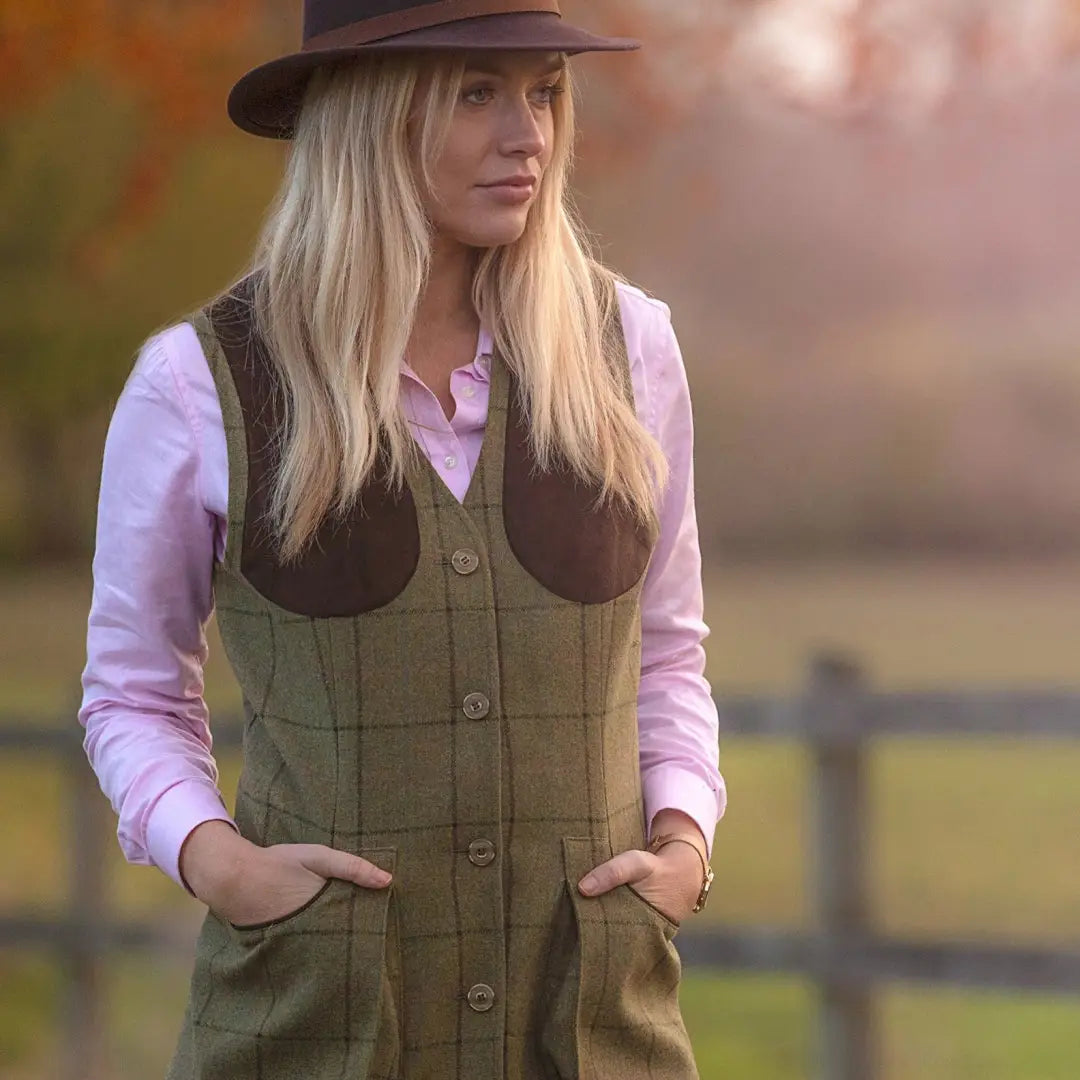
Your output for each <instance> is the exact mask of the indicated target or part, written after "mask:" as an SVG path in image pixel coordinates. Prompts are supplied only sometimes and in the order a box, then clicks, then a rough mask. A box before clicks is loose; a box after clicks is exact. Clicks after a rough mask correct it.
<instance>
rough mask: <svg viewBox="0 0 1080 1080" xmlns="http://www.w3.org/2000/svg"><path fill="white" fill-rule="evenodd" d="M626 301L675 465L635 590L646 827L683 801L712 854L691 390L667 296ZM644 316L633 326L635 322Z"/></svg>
mask: <svg viewBox="0 0 1080 1080" xmlns="http://www.w3.org/2000/svg"><path fill="white" fill-rule="evenodd" d="M645 305H648V306H647V307H646V306H645ZM627 308H628V309H629V310H628V317H627V319H626V322H627V337H628V344H630V345H631V347H632V348H633V347H634V346H635V345H636V346H637V347H638V348H640V362H641V371H640V374H639V377H638V380H637V382H638V384H639V385H640V398H641V401H640V405H641V406H644V410H643V415H642V419H643V421H644V422H645V423H646V426H647V427H648V428H649V429H650V430H651V431H652V433H653V434H654V435H655V436H656V438H657V439H658V440H659V442H660V445H661V446H662V447H663V450H664V453H665V456H666V457H667V459H668V464H669V466H670V470H671V472H670V479H669V482H668V486H667V488H666V489H665V491H664V493H663V496H662V498H661V503H660V538H659V541H658V543H657V546H656V550H655V551H654V553H653V558H652V562H651V563H650V564H649V569H648V572H647V574H646V577H645V584H644V587H643V591H642V598H641V649H642V654H641V685H640V688H639V691H638V738H639V743H640V754H641V779H642V788H643V793H644V800H645V818H646V823H647V826H648V827H649V828H650V829H651V826H652V821H653V818H654V817H655V816H656V814H657V812H658V811H660V810H663V809H668V808H671V809H676V810H682V811H683V812H684V813H686V814H688V815H689V816H690V817H691V818H693V819H694V821H696V822H697V824H698V825H699V826H700V828H701V831H702V833H703V834H704V835H705V840H706V843H707V845H708V849H709V854H710V856H711V854H712V844H713V832H714V830H715V828H716V823H717V821H718V820H719V819H720V818H721V817H722V816H723V813H724V809H725V807H726V803H727V794H726V789H725V785H724V780H723V777H722V776H721V774H720V770H719V725H718V720H717V711H716V705H715V703H714V702H713V698H712V689H711V687H710V685H709V683H708V681H707V679H706V678H705V650H704V647H703V644H702V643H703V642H704V640H705V638H706V637H707V636H708V633H709V628H708V626H707V625H706V624H705V621H704V616H703V611H704V608H703V595H702V583H701V551H700V548H699V545H698V528H697V513H696V510H695V506H694V462H693V450H694V427H693V416H692V412H691V405H690V389H689V386H688V383H687V377H686V369H685V367H684V365H683V359H682V353H681V351H680V348H679V343H678V340H677V339H676V336H675V331H674V329H673V328H672V325H671V312H670V310H669V308H668V307H667V305H666V304H663V303H662V302H660V301H657V300H650V299H643V300H642V301H638V303H636V304H632V305H630V304H628V305H627ZM658 309H659V310H658ZM646 318H647V323H646V324H645V325H643V326H642V327H641V328H640V332H639V333H638V330H637V324H638V323H639V322H642V321H643V320H644V319H646ZM639 412H642V409H641V408H640V406H639Z"/></svg>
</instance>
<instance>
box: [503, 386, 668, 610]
mask: <svg viewBox="0 0 1080 1080" xmlns="http://www.w3.org/2000/svg"><path fill="white" fill-rule="evenodd" d="M507 411H508V414H507V418H506V457H505V460H504V463H503V521H504V524H505V527H506V538H507V540H508V541H509V543H510V547H511V549H512V550H513V552H514V555H515V556H516V558H517V560H518V562H520V563H521V565H522V566H523V567H524V568H525V569H526V570H527V571H528V572H529V573H530V574H531V575H532V576H533V577H534V578H536V580H537V581H539V582H540V584H541V585H543V586H544V587H545V588H546V589H549V590H550V591H551V592H553V593H554V594H555V595H556V596H560V597H562V598H563V599H564V600H573V601H576V602H578V603H582V604H604V603H607V602H608V601H610V600H614V599H615V598H616V597H618V596H621V595H622V594H623V593H624V592H626V591H627V590H628V589H630V588H632V587H633V586H634V585H635V584H636V583H637V581H638V579H639V578H640V577H641V575H642V574H644V573H645V570H646V568H647V567H648V564H649V558H650V556H651V554H652V548H653V538H652V536H651V535H650V533H649V530H648V529H647V528H645V527H644V526H642V525H641V524H639V523H638V522H637V521H636V520H635V519H634V518H633V517H632V515H631V514H630V513H629V511H627V510H626V509H625V508H624V507H623V506H622V505H621V504H613V503H611V502H608V503H606V504H605V505H604V506H602V507H600V508H599V509H594V508H593V505H592V504H593V503H594V502H595V501H596V498H597V495H598V494H599V490H600V489H599V488H598V487H594V486H591V485H587V484H585V483H584V481H582V480H580V479H579V478H577V477H576V476H574V475H573V474H572V473H571V472H570V470H569V468H568V467H563V468H561V469H558V470H556V471H551V472H540V471H538V470H536V469H535V460H534V458H533V456H532V453H531V451H530V447H529V430H528V425H527V423H526V419H525V417H524V416H523V415H522V409H521V405H520V403H519V402H518V400H517V387H516V385H515V383H514V382H511V389H510V395H509V400H508V402H507Z"/></svg>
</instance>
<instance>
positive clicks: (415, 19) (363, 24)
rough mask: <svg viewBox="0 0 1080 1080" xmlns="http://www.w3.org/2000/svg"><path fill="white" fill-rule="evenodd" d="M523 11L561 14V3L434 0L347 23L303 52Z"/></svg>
mask: <svg viewBox="0 0 1080 1080" xmlns="http://www.w3.org/2000/svg"><path fill="white" fill-rule="evenodd" d="M523 11H542V12H548V13H553V14H555V15H560V14H561V12H560V11H559V0H435V2H434V3H426V4H418V5H414V6H412V7H409V8H406V9H405V10H403V11H392V12H388V13H387V14H385V15H375V16H373V17H371V18H369V19H360V20H358V21H356V22H351V23H346V24H345V25H344V26H339V27H337V28H336V29H334V30H327V31H326V32H324V33H321V34H315V35H314V36H312V37H309V38H308V39H307V40H306V41H305V42H304V45H303V51H304V52H310V51H311V50H313V49H336V48H346V47H348V46H350V45H366V44H368V43H369V42H372V41H381V40H382V39H383V38H387V37H393V36H394V35H395V34H405V33H408V32H409V31H410V30H425V29H427V28H428V27H429V26H438V25H440V24H441V23H448V22H456V21H458V20H459V19H475V18H478V17H479V16H481V15H508V14H516V13H518V12H523Z"/></svg>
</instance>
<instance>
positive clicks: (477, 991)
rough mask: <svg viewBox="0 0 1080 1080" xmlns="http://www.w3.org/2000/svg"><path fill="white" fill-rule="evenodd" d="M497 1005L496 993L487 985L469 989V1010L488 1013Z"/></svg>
mask: <svg viewBox="0 0 1080 1080" xmlns="http://www.w3.org/2000/svg"><path fill="white" fill-rule="evenodd" d="M494 1004H495V991H494V990H492V988H491V987H490V986H488V984H487V983H477V984H476V985H475V986H470V987H469V1008H470V1009H474V1010H475V1011H476V1012H487V1011H488V1009H490V1008H491V1006H492V1005H494Z"/></svg>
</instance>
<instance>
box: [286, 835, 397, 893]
mask: <svg viewBox="0 0 1080 1080" xmlns="http://www.w3.org/2000/svg"><path fill="white" fill-rule="evenodd" d="M300 847H301V848H302V853H301V856H300V863H301V865H302V866H304V867H305V868H306V869H308V870H311V871H313V872H314V873H316V874H321V875H322V876H323V877H327V878H330V877H335V878H344V879H345V880H346V881H355V882H356V884H357V885H362V886H363V887H364V888H366V889H381V888H383V886H385V885H389V884H390V875H389V874H388V873H387V872H386V871H385V870H382V869H380V868H379V867H378V866H376V865H375V864H374V863H372V862H368V860H367V859H362V858H361V857H360V856H359V855H350V854H349V853H348V852H347V851H338V850H337V849H336V848H331V847H324V846H323V845H322V844H302V845H300Z"/></svg>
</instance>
